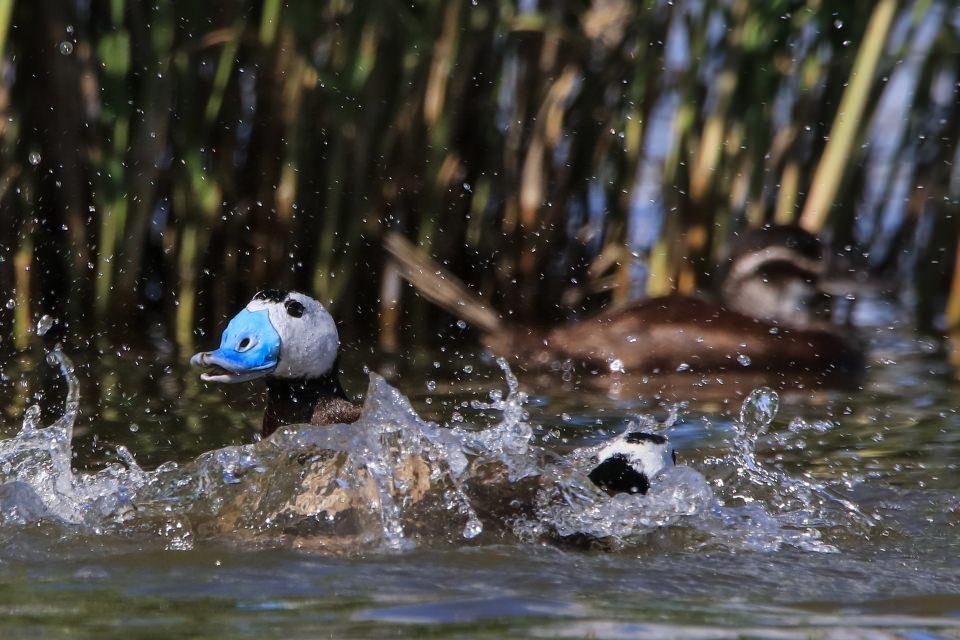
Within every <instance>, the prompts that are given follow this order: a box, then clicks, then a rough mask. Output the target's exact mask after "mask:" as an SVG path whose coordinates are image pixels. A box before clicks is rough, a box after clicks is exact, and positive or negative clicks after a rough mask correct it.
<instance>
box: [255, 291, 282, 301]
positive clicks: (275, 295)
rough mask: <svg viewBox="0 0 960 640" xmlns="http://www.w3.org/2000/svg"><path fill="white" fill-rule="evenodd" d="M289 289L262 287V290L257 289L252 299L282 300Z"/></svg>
mask: <svg viewBox="0 0 960 640" xmlns="http://www.w3.org/2000/svg"><path fill="white" fill-rule="evenodd" d="M288 293H290V292H289V291H283V290H281V289H264V290H263V291H258V292H257V294H256V295H255V296H253V299H254V300H266V301H267V302H283V300H284V298H286V297H287V294H288Z"/></svg>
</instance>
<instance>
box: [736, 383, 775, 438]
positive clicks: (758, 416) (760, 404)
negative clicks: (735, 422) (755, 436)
mask: <svg viewBox="0 0 960 640" xmlns="http://www.w3.org/2000/svg"><path fill="white" fill-rule="evenodd" d="M779 410H780V396H779V395H777V392H776V391H774V390H773V389H771V388H770V387H760V388H759V389H754V390H753V391H751V392H750V395H748V396H747V399H746V400H744V401H743V404H742V405H741V406H740V424H741V425H742V426H743V427H745V428H748V429H751V428H752V429H751V430H752V431H754V432H756V433H762V432H764V431H766V430H767V427H769V426H770V423H771V422H773V419H774V418H776V417H777V411H779Z"/></svg>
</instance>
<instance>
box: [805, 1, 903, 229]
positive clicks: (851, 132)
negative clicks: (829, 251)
mask: <svg viewBox="0 0 960 640" xmlns="http://www.w3.org/2000/svg"><path fill="white" fill-rule="evenodd" d="M897 4H898V3H897V0H879V1H878V2H877V3H876V5H875V6H874V8H873V13H872V15H871V16H870V22H869V23H868V24H867V30H866V32H865V33H864V36H863V42H862V43H861V45H860V49H859V51H858V52H857V58H856V61H855V62H854V64H853V69H852V70H851V72H850V79H849V81H848V83H847V88H846V90H845V91H844V92H843V98H842V99H841V101H840V107H839V108H838V109H837V114H836V117H835V118H834V120H833V126H832V127H831V128H830V138H829V141H828V142H827V146H826V148H825V149H824V151H823V155H822V156H821V158H820V163H819V164H818V165H817V169H816V171H815V172H814V174H813V180H812V181H811V183H810V194H809V195H808V196H807V199H806V202H805V203H804V206H803V213H802V214H801V215H800V224H801V226H803V228H805V229H806V230H808V231H810V232H811V233H820V231H821V230H822V229H823V227H824V224H825V223H826V222H827V218H828V216H829V214H830V207H831V205H832V204H833V201H834V198H836V195H837V191H838V190H839V188H840V184H841V182H842V181H843V178H844V176H845V175H846V170H845V169H846V167H847V166H848V165H849V164H850V155H851V153H852V152H853V148H854V144H855V142H856V140H857V136H858V134H859V132H860V127H861V125H862V122H863V113H864V111H865V110H866V107H867V101H868V100H869V98H870V92H871V89H872V88H873V79H874V75H875V73H876V70H877V64H878V62H879V61H880V54H881V53H882V52H883V46H884V44H885V43H886V40H887V33H888V32H889V31H890V25H891V24H892V23H893V18H894V16H895V15H896V13H897Z"/></svg>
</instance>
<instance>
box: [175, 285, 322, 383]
mask: <svg viewBox="0 0 960 640" xmlns="http://www.w3.org/2000/svg"><path fill="white" fill-rule="evenodd" d="M339 348H340V337H339V335H338V333H337V326H336V324H335V323H334V321H333V318H332V317H331V316H330V314H329V313H328V312H327V310H326V309H325V308H324V307H323V305H322V304H320V303H319V302H318V301H317V300H314V299H313V298H311V297H310V296H307V295H304V294H302V293H299V292H296V291H290V292H287V291H279V290H277V289H269V290H266V291H261V292H259V293H257V294H256V295H255V296H253V299H252V300H251V301H250V303H249V304H247V306H246V307H245V308H244V309H243V310H242V311H241V312H240V313H238V314H237V315H235V316H234V317H233V319H232V320H230V323H229V324H227V328H226V329H225V330H224V332H223V335H222V336H221V338H220V347H219V348H217V349H215V350H213V351H203V352H201V353H198V354H196V355H194V356H193V357H192V358H191V359H190V364H192V365H193V366H194V367H197V368H199V369H202V370H203V373H202V374H201V375H200V377H201V379H203V380H205V381H207V382H220V383H236V382H247V381H249V380H256V379H257V378H265V377H271V378H280V379H288V380H310V379H317V378H322V377H324V376H327V375H329V374H330V372H331V371H332V370H333V368H334V365H335V363H336V359H337V350H338V349H339Z"/></svg>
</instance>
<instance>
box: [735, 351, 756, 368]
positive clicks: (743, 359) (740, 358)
mask: <svg viewBox="0 0 960 640" xmlns="http://www.w3.org/2000/svg"><path fill="white" fill-rule="evenodd" d="M737 362H739V363H740V366H741V367H749V366H750V365H751V364H753V360H751V359H750V356H748V355H747V354H745V353H738V354H737Z"/></svg>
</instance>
